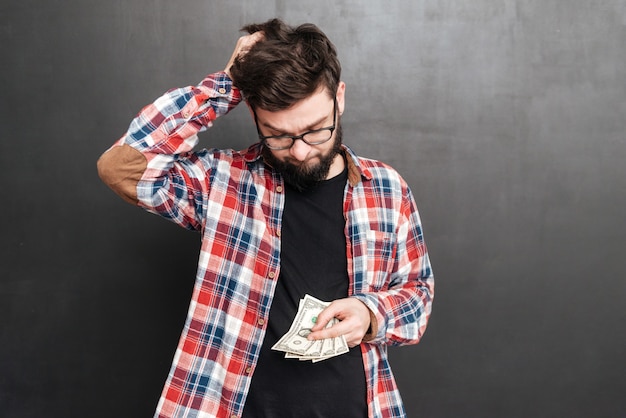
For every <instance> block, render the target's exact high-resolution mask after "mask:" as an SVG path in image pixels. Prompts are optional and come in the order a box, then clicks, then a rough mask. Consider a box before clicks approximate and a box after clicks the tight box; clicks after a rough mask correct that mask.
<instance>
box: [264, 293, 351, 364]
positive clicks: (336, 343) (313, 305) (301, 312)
mask: <svg viewBox="0 0 626 418" xmlns="http://www.w3.org/2000/svg"><path fill="white" fill-rule="evenodd" d="M328 305H330V302H324V301H321V300H319V299H316V298H315V297H313V296H311V295H305V296H304V299H301V300H300V303H299V305H298V312H297V313H296V316H295V318H294V320H293V322H292V323H291V326H290V327H289V330H288V331H287V332H286V333H285V335H283V336H282V337H281V338H280V339H279V340H278V341H277V342H276V344H274V346H273V347H272V350H277V351H283V352H285V358H297V359H300V360H303V361H304V360H310V361H313V362H317V361H321V360H325V359H327V358H331V357H334V356H338V355H340V354H344V353H347V352H348V351H349V348H348V344H347V343H346V339H345V336H343V335H342V336H340V337H336V338H327V339H324V340H317V341H309V340H308V339H307V337H308V336H309V334H310V333H311V329H312V328H313V326H314V325H315V323H316V322H317V317H318V315H319V314H320V312H322V310H324V308H326V307H327V306H328ZM337 322H338V320H337V319H336V318H333V319H332V320H331V321H329V322H328V324H327V325H326V328H330V327H332V326H333V325H335V324H336V323H337Z"/></svg>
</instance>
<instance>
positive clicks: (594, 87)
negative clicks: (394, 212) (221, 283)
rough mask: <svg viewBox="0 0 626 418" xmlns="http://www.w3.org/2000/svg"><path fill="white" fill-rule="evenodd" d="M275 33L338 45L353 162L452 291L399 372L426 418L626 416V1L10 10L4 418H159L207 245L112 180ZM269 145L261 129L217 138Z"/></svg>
mask: <svg viewBox="0 0 626 418" xmlns="http://www.w3.org/2000/svg"><path fill="white" fill-rule="evenodd" d="M275 15H277V16H280V17H283V18H285V19H286V20H288V21H289V22H292V23H301V22H305V21H313V22H315V23H317V24H318V25H319V26H321V27H322V29H324V30H325V31H326V32H327V33H328V35H329V36H330V37H331V39H333V40H334V41H335V43H336V46H337V47H338V50H339V52H340V58H341V59H342V63H343V67H344V80H345V81H346V83H347V85H348V90H347V108H346V113H345V114H344V118H343V121H344V124H345V125H344V127H345V142H346V143H348V144H349V145H351V146H352V147H353V148H354V149H355V150H356V151H357V152H358V153H360V154H362V155H364V156H369V157H373V158H377V159H380V160H383V161H386V162H388V163H390V164H392V165H393V166H395V167H396V168H397V169H398V170H399V171H400V172H402V173H403V174H404V176H405V178H406V179H407V181H408V183H409V184H410V185H411V187H412V189H413V191H414V193H415V195H416V200H417V203H418V206H419V207H420V212H421V216H422V220H423V222H424V228H425V232H426V240H427V243H428V245H429V250H430V253H431V259H432V263H433V267H434V271H435V276H436V283H437V286H436V298H435V304H434V311H433V316H432V320H431V324H430V327H429V329H428V331H427V333H426V336H425V337H424V339H423V341H422V342H421V343H420V344H419V345H417V346H412V347H403V348H398V349H393V350H391V355H392V361H393V364H394V369H395V372H396V375H397V380H398V382H399V385H400V389H401V391H402V393H403V396H404V399H405V401H406V404H407V409H408V411H409V416H410V417H529V416H532V417H591V416H593V417H623V416H626V397H624V393H625V392H626V366H625V364H626V333H625V332H624V323H625V321H626V309H624V306H625V305H624V300H625V299H626V280H625V278H626V262H625V261H624V260H625V256H624V255H623V253H624V250H625V242H626V220H625V217H624V213H625V208H626V164H625V163H624V161H625V160H626V139H625V138H626V65H625V63H626V3H625V2H624V1H620V0H605V1H602V2H592V1H583V0H569V1H565V0H562V1H558V0H548V1H546V0H527V1H523V0H519V1H513V0H504V1H498V2H494V1H491V0H474V1H471V2H470V1H465V2H456V1H448V0H442V1H426V0H423V1H422V0H411V1H408V0H407V1H396V2H378V1H353V0H339V1H333V2H327V1H322V2H310V1H290V2H287V1H243V2H232V1H226V0H222V1H210V2H209V1H200V0H186V1H180V2H174V1H165V0H154V1H147V0H138V1H133V2H124V1H95V0H92V1H88V0H83V1H79V0H66V1H56V0H48V1H34V0H21V1H19V2H2V4H0V75H1V77H0V88H1V92H0V127H1V136H2V138H1V141H0V167H1V168H2V174H1V175H0V189H1V190H2V192H3V197H2V205H1V206H0V207H1V214H0V226H1V234H2V235H1V238H0V245H1V247H0V250H1V251H0V411H2V412H0V415H2V416H6V417H18V418H21V417H52V418H56V417H59V418H60V417H63V418H65V417H111V416H115V417H145V416H151V415H152V413H153V411H154V408H155V405H156V402H157V400H158V397H159V395H160V390H161V387H162V384H163V382H164V380H165V377H166V375H167V372H168V369H169V365H170V362H171V359H172V355H173V353H174V350H175V347H176V343H177V340H178V335H179V333H180V330H181V328H182V324H183V322H184V319H185V315H186V310H187V303H188V301H189V298H190V293H191V288H192V284H193V283H192V282H193V277H194V270H195V262H196V257H197V253H198V248H199V247H198V236H197V235H196V234H194V233H190V232H186V231H184V230H182V229H179V228H177V227H176V226H174V225H171V224H169V223H167V222H165V221H163V220H161V219H158V218H157V217H155V216H152V215H148V214H146V213H143V212H142V211H141V210H139V209H136V208H133V207H131V206H130V205H127V204H125V203H123V202H122V201H121V200H119V199H118V198H116V197H115V196H114V195H113V193H112V192H110V191H109V190H108V189H107V188H106V187H105V186H103V185H102V184H101V183H100V181H99V179H98V178H97V174H96V170H95V162H96V159H97V158H98V156H99V155H100V154H101V153H102V152H103V151H104V150H105V149H106V148H107V147H108V146H110V145H111V144H112V143H113V141H115V140H116V139H117V138H118V137H119V136H120V135H121V134H122V133H123V132H124V131H125V129H126V127H127V125H128V122H129V121H130V119H131V118H132V117H133V116H134V115H135V113H136V112H137V111H138V110H139V109H140V108H141V107H142V106H143V105H145V104H147V103H148V102H151V101H152V100H153V99H154V98H156V97H157V96H158V95H160V94H161V93H162V92H164V91H165V90H167V89H169V88H171V87H176V86H184V85H189V84H195V83H196V82H197V81H199V80H200V79H201V78H202V77H203V76H204V75H205V74H206V73H208V72H213V71H216V70H220V69H222V68H223V67H224V65H225V63H226V61H227V60H228V58H229V57H230V53H231V51H232V48H233V46H234V44H235V42H236V39H237V37H238V36H239V33H238V28H239V27H241V26H242V25H243V24H244V23H248V22H251V21H263V20H265V19H267V18H269V17H273V16H275ZM253 140H254V128H253V125H252V122H251V120H250V118H249V115H248V114H247V112H246V111H245V110H244V109H243V108H240V109H237V110H236V111H235V112H233V113H232V114H230V115H228V116H227V117H225V118H223V119H221V120H219V121H218V122H217V123H216V124H215V127H214V128H213V129H212V130H211V131H210V132H208V133H207V134H205V135H203V136H202V141H203V142H202V143H203V145H204V146H213V145H215V146H220V147H234V148H242V147H244V146H246V145H247V144H249V143H250V142H251V141H253Z"/></svg>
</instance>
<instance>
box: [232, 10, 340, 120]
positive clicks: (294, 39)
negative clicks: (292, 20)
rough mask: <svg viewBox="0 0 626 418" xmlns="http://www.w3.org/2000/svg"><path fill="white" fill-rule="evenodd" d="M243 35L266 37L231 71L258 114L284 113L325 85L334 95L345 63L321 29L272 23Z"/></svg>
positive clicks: (236, 63)
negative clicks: (268, 112)
mask: <svg viewBox="0 0 626 418" xmlns="http://www.w3.org/2000/svg"><path fill="white" fill-rule="evenodd" d="M242 30H243V31H247V32H248V33H255V32H258V31H263V32H264V34H265V39H264V40H262V41H259V42H257V43H256V44H255V45H254V46H253V47H252V48H250V51H248V52H247V53H246V54H245V55H244V56H243V57H241V58H237V59H236V60H235V62H234V64H233V66H232V67H231V69H230V73H231V76H232V78H233V82H234V84H235V86H237V88H239V90H241V92H242V94H243V97H244V98H245V100H246V101H247V102H248V104H249V105H250V106H252V108H253V109H256V108H261V109H265V110H270V111H276V110H283V109H286V108H288V107H290V106H291V105H293V104H295V103H296V102H298V101H300V100H302V99H304V98H306V97H308V96H310V95H311V94H313V93H314V92H315V91H316V90H318V88H320V87H322V86H323V87H326V89H327V91H328V93H329V94H330V95H332V96H334V94H335V93H336V91H337V86H338V85H339V81H340V76H341V64H340V63H339V60H338V59H337V51H336V50H335V46H334V45H333V44H332V42H330V40H329V39H328V38H327V37H326V35H325V34H324V33H323V32H322V31H321V30H320V29H319V28H318V27H317V26H315V25H313V24H311V23H305V24H303V25H300V26H297V27H292V26H288V25H287V24H285V23H284V22H283V21H281V20H280V19H272V20H269V21H267V22H265V23H261V24H251V25H247V26H244V27H243V28H242Z"/></svg>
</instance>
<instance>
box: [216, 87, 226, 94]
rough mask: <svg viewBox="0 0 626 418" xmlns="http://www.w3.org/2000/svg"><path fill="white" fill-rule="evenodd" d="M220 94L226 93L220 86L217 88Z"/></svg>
mask: <svg viewBox="0 0 626 418" xmlns="http://www.w3.org/2000/svg"><path fill="white" fill-rule="evenodd" d="M217 91H218V92H219V93H220V94H225V93H226V89H225V88H224V87H220V88H219V90H217Z"/></svg>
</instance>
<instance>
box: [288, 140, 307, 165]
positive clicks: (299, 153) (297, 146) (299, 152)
mask: <svg viewBox="0 0 626 418" xmlns="http://www.w3.org/2000/svg"><path fill="white" fill-rule="evenodd" d="M310 151H311V146H310V145H309V144H307V143H306V142H304V141H302V140H299V139H297V140H296V141H295V142H294V143H293V145H292V146H291V148H289V153H290V154H291V156H292V157H293V158H295V159H296V160H298V161H304V160H306V157H307V155H309V152H310Z"/></svg>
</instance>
